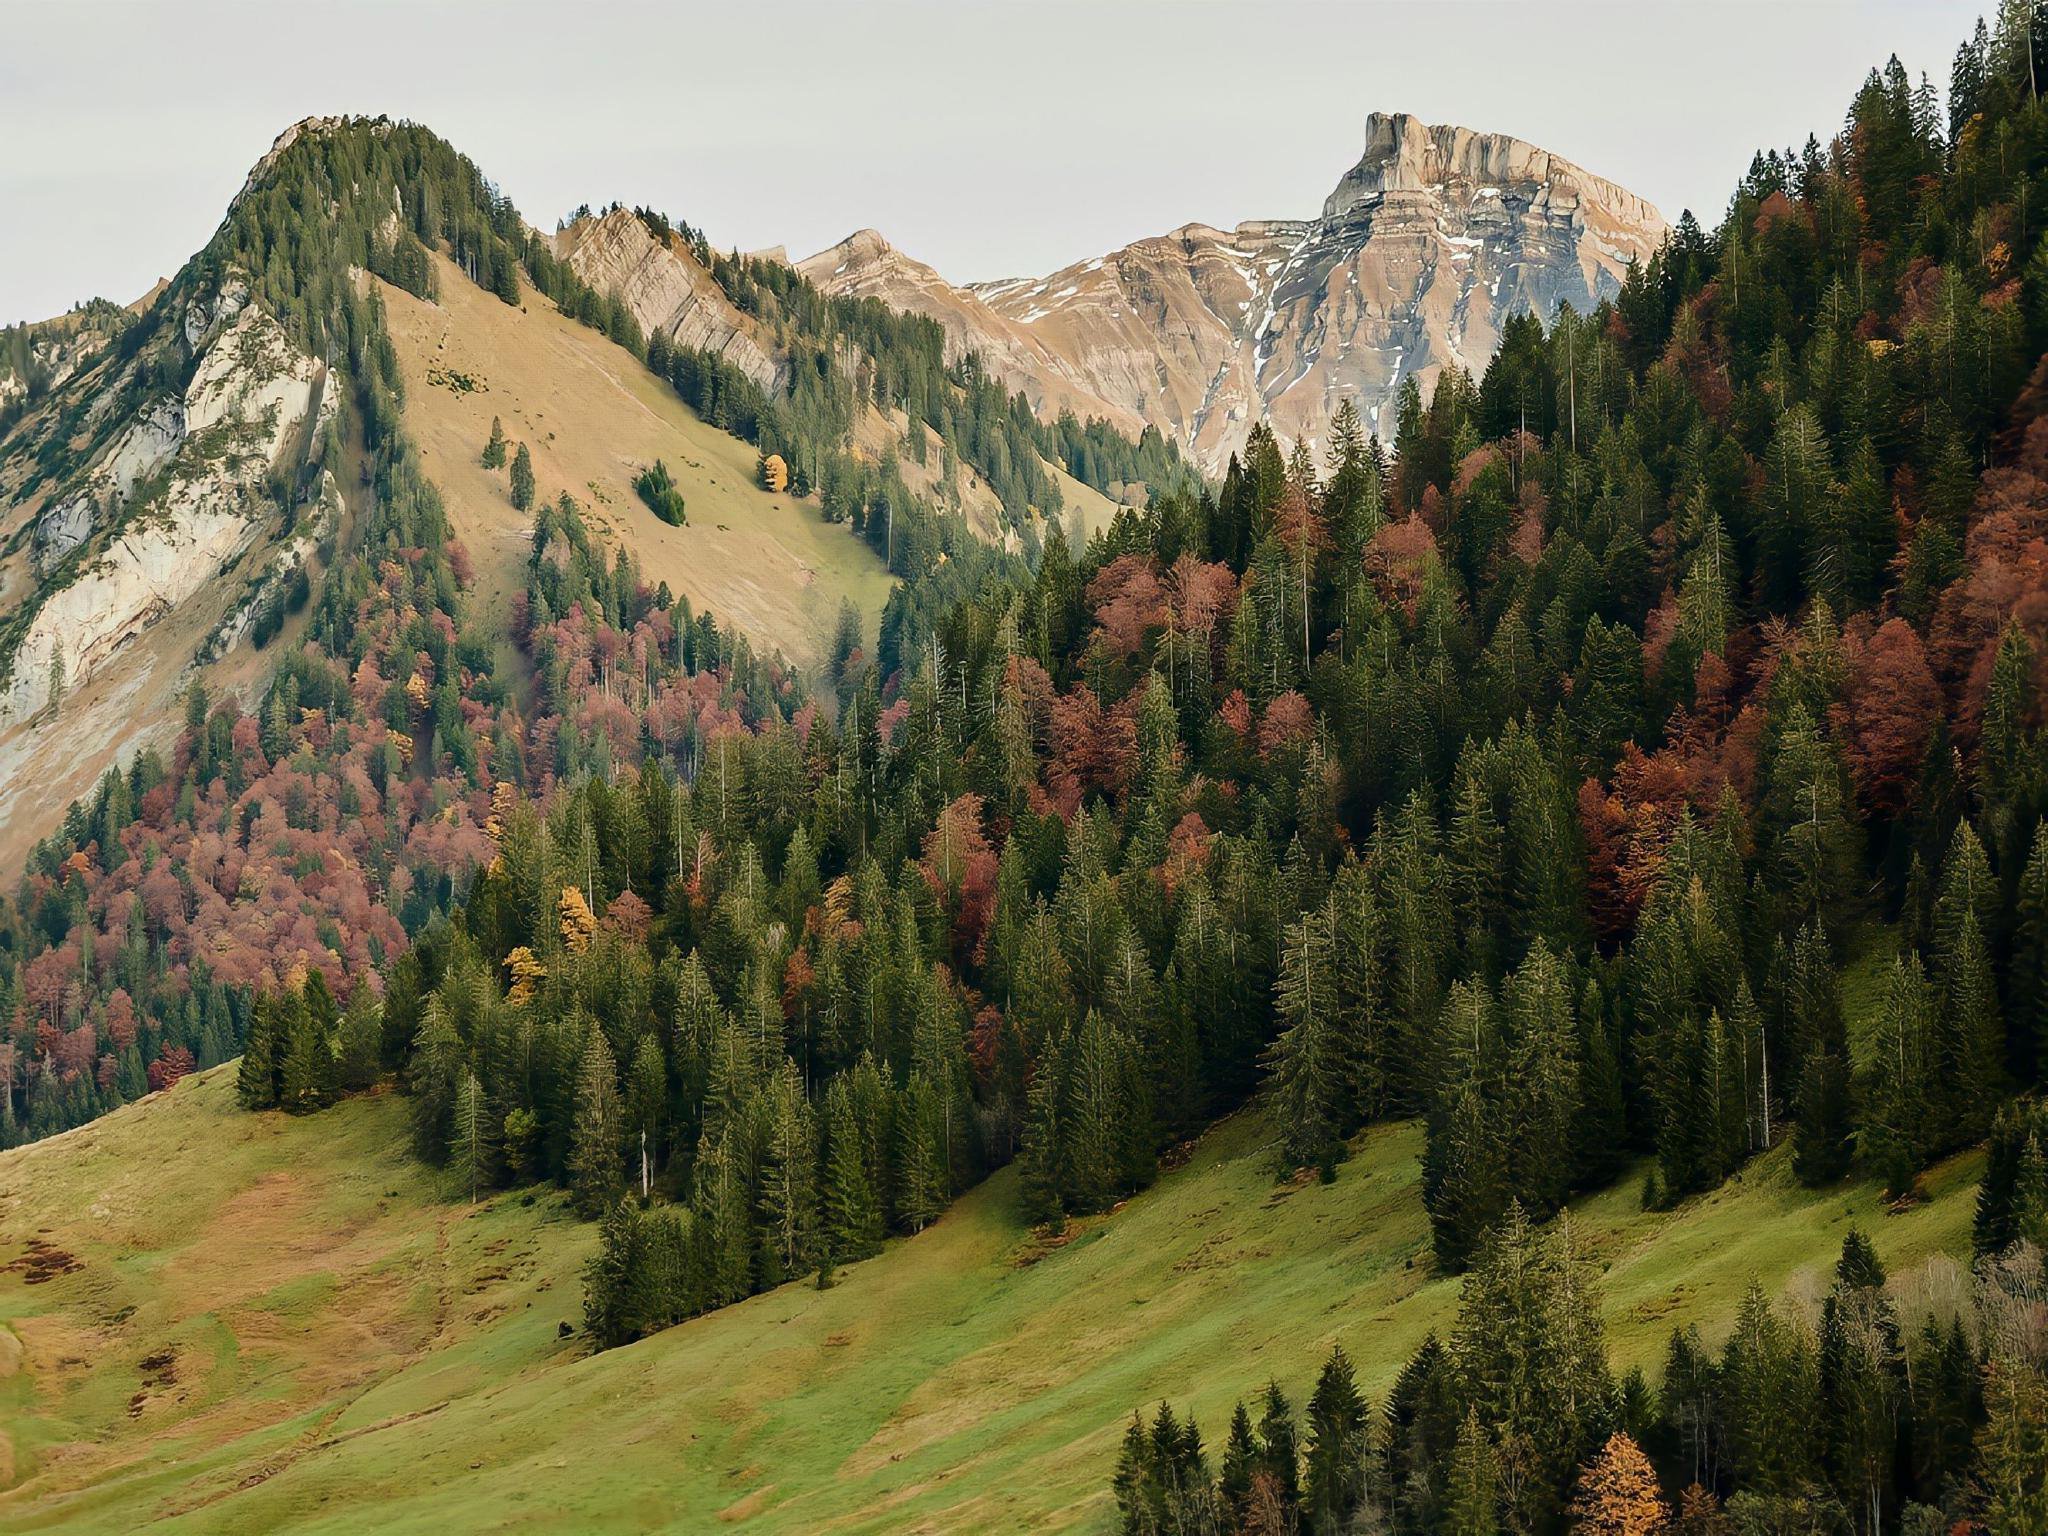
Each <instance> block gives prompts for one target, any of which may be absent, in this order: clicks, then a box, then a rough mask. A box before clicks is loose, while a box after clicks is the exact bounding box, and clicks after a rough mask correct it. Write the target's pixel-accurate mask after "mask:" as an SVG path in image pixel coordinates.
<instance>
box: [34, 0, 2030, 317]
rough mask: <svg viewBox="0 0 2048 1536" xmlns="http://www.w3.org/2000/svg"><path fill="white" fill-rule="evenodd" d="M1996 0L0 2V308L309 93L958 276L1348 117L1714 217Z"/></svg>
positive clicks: (524, 198)
mask: <svg viewBox="0 0 2048 1536" xmlns="http://www.w3.org/2000/svg"><path fill="white" fill-rule="evenodd" d="M1990 3H1991V0H1970V3H1963V0H1691V3H1686V0H1672V3H1659V0H1610V3H1596V0H1555V3H1551V0H1519V3H1500V0H1466V3H1459V0H1435V3H1423V0H1404V3H1385V0H1362V3H1338V0H1325V3H1321V4H1311V3H1256V4H1254V3H1243V4H1240V3H1232V0H1176V3H1167V0H1142V3H1140V0H1130V3H1123V0H1096V3H1088V4H1083V3H1078V0H1074V3H1068V0H1033V3H1008V4H977V3H972V0H934V3H925V0H877V3H868V4H856V3H850V0H837V3H815V0H813V3H797V0H786V3H784V0H723V3H720V4H717V5H715V6H704V5H696V4H674V3H672V4H663V5H654V4H598V3H583V4H565V3H561V0H551V3H549V4H546V5H527V4H522V3H513V4H505V3H499V4H493V5H489V6H485V5H482V4H456V3H432V0H429V3H421V0H403V3H399V0H358V3H353V4H340V3H334V4H324V5H323V4H312V3H291V0H265V3H260V4H259V3H245V4H229V3H219V0H181V3H171V0H152V3H121V0H0V320H12V319H23V318H26V319H38V318H42V317H44V316H47V315H51V314H55V313H58V312H61V311H62V310H64V309H66V308H68V307H69V306H70V305H71V304H72V302H74V301H75V300H77V299H81V298H84V297H87V296H89V295H92V294H105V295H107V296H109V297H113V298H118V299H122V300H126V299H130V298H133V297H134V296H135V295H136V294H138V293H140V292H141V291H142V290H143V289H145V288H146V287H148V285H149V284H150V283H151V282H152V281H154V280H155V279H156V278H157V277H158V276H159V275H165V274H169V273H171V272H173V271H175V270H176V269H177V267H178V266H179V264H180V263H181V262H183V261H184V259H185V258H186V257H187V256H189V255H190V254H191V253H192V252H193V251H195V250H197V249H198V248H199V247H200V246H201V245H202V244H204V243H205V241H206V239H207V237H208V236H209V235H210V234H211V233H212V231H213V229H214V227H215V225H216V224H217V223H218V222H219V219H220V216H221V214H222V212H223V211H224V209H225V208H226V205H227V201H228V199H229V198H230V197H231V196H232V195H233V194H234V192H235V189H236V188H237V187H238V186H240V185H241V181H242V178H243V175H244V174H245V173H246V171H247V170H248V167H249V165H250V164H251V163H252V162H253V161H254V160H255V159H256V158H257V156H259V155H260V154H261V153H262V152H263V151H264V149H265V148H266V147H268V145H269V143H270V141H271V140H272V139H273V138H274V137H275V136H276V134H277V133H278V131H279V130H280V129H281V128H283V127H284V126H285V125H286V124H288V123H290V122H292V121H294V120H296V119H298V118H300V117H304V116H307V115H309V114H314V113H342V112H348V113H371V114H375V113H389V114H391V115H392V116H395V117H410V118H414V119H417V120H419V121H421V122H424V123H426V124H428V125H429V126H431V127H432V128H434V129H435V130H436V131H438V132H439V133H441V134H442V135H444V136H445V137H447V138H448V139H449V140H451V141H452V142H453V143H454V144H455V145H456V147H457V148H459V149H461V150H463V151H465V152H466V153H467V154H469V155H470V157H471V158H473V159H474V160H475V161H476V162H477V163H478V164H479V165H480V166H481V167H482V168H483V170H484V173H485V174H486V175H488V176H490V177H492V178H493V179H495V180H496V181H497V182H498V184H499V185H500V186H501V187H502V188H503V189H504V190H505V191H506V192H508V193H510V194H511V196H512V198H513V200H514V201H515V202H516V203H517V204H518V205H519V208H520V210H521V211H522V212H523V213H524V214H525V215H526V216H527V218H528V219H529V220H531V221H532V222H533V223H535V224H538V225H540V226H542V227H543V228H551V227H552V226H553V224H554V222H555V220H556V219H557V218H559V217H561V216H562V215H564V214H566V213H567V212H568V211H569V210H571V209H572V208H574V207H575V206H576V205H577V204H578V203H582V202H589V203H592V204H599V203H605V202H609V201H612V200H613V199H620V200H623V201H626V202H629V203H646V204H649V205H651V206H654V207H659V208H662V209H664V210H666V211H667V212H669V213H671V214H674V215H676V216H678V217H681V218H685V219H687V220H689V221H690V222H691V223H693V224H697V225H700V226H701V227H703V228H704V229H705V230H706V231H707V232H708V233H709V234H710V236H711V238H712V240H713V241H714V242H715V243H717V244H719V245H721V246H732V245H738V246H742V247H746V248H749V249H752V248H756V247H761V246H767V245H777V244H780V245H786V246H787V247H788V248H789V250H790V253H791V254H792V255H793V256H803V255H808V254H809V253H810V252H812V251H814V250H817V249H819V248H821V247H823V246H826V245H829V244H831V243H833V242H834V241H836V240H838V239H840V238H841V237H842V236H844V235H846V234H848V233H849V232H851V231H852V230H854V229H857V228H861V227H863V226H868V225H872V226H874V227H876V228H878V229H880V230H882V231H883V233H885V234H886V235H888V236H889V237H890V238H891V239H892V240H893V241H894V242H895V243H896V244H897V245H898V246H900V247H902V248H903V249H904V250H906V251H909V252H911V253H913V254H915V255H917V256H919V257H921V258H923V259H924V260H927V261H929V262H931V263H932V264H933V265H934V266H936V267H938V268H939V270H940V271H942V272H943V273H945V274H946V275H947V276H948V277H950V278H953V279H954V280H956V281H964V280H968V279H978V278H991V277H1002V276H1010V275H1017V274H1024V273H1032V274H1037V273H1042V272H1046V271H1050V270H1052V269H1053V268H1056V267H1058V266H1061V265H1063V264H1065V263H1066V262H1068V261H1071V260H1075V259H1077V258H1080V257H1085V256H1090V255H1094V254H1096V253H1099V252H1101V251H1105V250H1108V249H1111V248H1113V247H1115V246H1118V245H1121V244H1124V243H1126V242H1128V241H1130V240H1133V239H1136V238H1138V237H1140V236H1144V235H1151V234H1158V233H1160V232H1162V231H1164V230H1167V229H1171V228H1172V227H1174V226H1175V225H1178V224H1182V223H1186V222H1187V221H1189V220H1194V219H1199V220H1201V221H1203V222H1205V223H1211V224H1218V225H1224V226H1228V225H1230V224H1234V223H1236V222H1238V221H1239V220H1241V219H1251V218H1278V217H1295V216H1302V215H1306V214H1312V213H1314V212H1315V211H1317V210H1318V209H1319V208H1320V206H1321V203H1322V199H1323V197H1324V196H1325V194H1327V193H1328V191H1329V190H1330V188H1331V187H1332V186H1333V185H1334V184H1335V183H1336V181H1337V178H1338V177H1339V176H1340V175H1341V174H1342V173H1343V172H1344V171H1345V170H1346V169H1347V168H1348V167H1349V166H1350V165H1351V164H1352V163H1353V161H1354V160H1355V159H1356V158H1357V155H1358V151H1359V147H1360V144H1361V141H1362V130H1363V124H1364V121H1365V116H1366V114H1367V113H1368V112H1369V111H1372V110H1374V109H1375V108H1379V109H1384V110H1389V111H1407V112H1413V113H1416V114H1417V115H1419V116H1421V117H1422V118H1424V119H1426V120H1428V121H1432V122H1455V123H1462V124H1465V125H1466V126H1468V127H1472V128H1480V129H1489V130H1495V131H1499V132H1505V133H1512V134H1514V135H1516V136H1518V137H1520V138H1524V139H1528V140H1530V141H1532V142H1534V143H1536V144H1540V145H1542V146H1543V147H1544V148H1546V149H1550V150H1553V151H1555V152H1556V153H1558V154H1561V155H1564V156H1566V157H1567V158H1570V159H1573V160H1576V161H1578V162H1579V163H1580V164H1582V165H1584V166H1586V167H1587V168H1588V169H1590V170H1593V171H1595V172H1598V173H1600V174H1602V175H1605V176H1607V177H1610V178H1611V179H1613V180H1615V181H1618V182H1620V183H1622V184H1623V185H1624V186H1627V187H1629V188H1631V189H1633V190H1634V191H1636V192H1638V193H1640V194H1642V195H1643V196H1645V197H1648V198H1649V199H1651V200H1652V201H1653V202H1655V203H1657V204H1658V205H1659V206H1660V207H1662V208H1663V210H1664V211H1665V213H1666V215H1667V216H1668V217H1673V218H1675V217H1676V216H1677V214H1678V212H1679V210H1680V209H1681V208H1684V207H1688V206H1690V207H1693V208H1694V209H1695V210H1696V211H1699V212H1701V213H1702V214H1703V215H1706V214H1717V213H1718V212H1719V211H1720V210H1721V209H1722V208H1723V207H1724V206H1725V203H1726V200H1727V196H1728V193H1729V190H1730V188H1731V187H1732V185H1733V182H1734V179H1735V177H1736V176H1738V175H1739V174H1740V173H1741V171H1742V169H1743V167H1744V166H1745V165H1747V163H1748V161H1749V156H1750V153H1751V151H1752V150H1754V149H1755V148H1756V147H1758V146H1759V145H1762V144H1779V145H1784V144H1791V143H1799V142H1803V141H1804V139H1805V137H1806V135H1807V134H1808V132H1813V133H1816V134H1818V135H1819V136H1820V137H1821V138H1822V139H1823V140H1825V139H1826V138H1827V137H1828V135H1829V134H1830V133H1831V132H1833V131H1834V130H1836V129H1837V128H1839V127H1840V125H1841V121H1842V116H1843V113H1844V110H1845V109H1846V107H1847V105H1848V101H1849V97H1850V95H1851V93H1852V92H1853V91H1854V89H1855V87H1856V85H1857V83H1858V82H1859V81H1860V80H1861V79H1862V77H1863V75H1864V73H1865V72H1866V71H1867V70H1868V69H1869V68H1870V67H1871V66H1872V65H1875V64H1881V63H1882V62H1883V61H1884V59H1885V57H1886V55H1888V54H1890V53H1893V52H1896V53H1897V54H1898V55H1899V56H1900V58H1901V59H1903V60H1904V62H1905V64H1906V66H1907V68H1908V69H1909V70H1911V71H1912V72H1913V74H1914V76H1915V77H1916V78H1917V77H1918V75H1919V73H1920V72H1921V71H1922V70H1925V71H1926V72H1927V73H1928V74H1930V75H1931V76H1932V77H1933V78H1934V79H1935V81H1936V83H1937V84H1939V85H1944V86H1945V85H1946V83H1947V79H1948V69H1949V63H1950V60H1951V58H1952V57H1953V55H1954V52H1955V47H1956V44H1957V43H1958V42H1960V41H1961V40H1962V38H1963V37H1964V36H1965V35H1966V34H1967V33H1968V31H1969V30H1970V28H1971V26H1972V25H1973V24H1974V21H1975V18H1976V16H1977V15H1978V13H1979V11H1980V10H1981V9H1983V8H1984V7H1985V6H1988V5H1989V4H1990Z"/></svg>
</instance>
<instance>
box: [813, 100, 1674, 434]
mask: <svg viewBox="0 0 2048 1536" xmlns="http://www.w3.org/2000/svg"><path fill="white" fill-rule="evenodd" d="M1664 233H1665V224H1664V220H1663V218H1662V216H1661V215H1660V214H1659V213H1658V212H1657V210H1656V209H1655V208H1654V207H1652V206H1651V205H1650V204H1649V203H1647V202H1645V201H1644V200H1643V199H1642V198H1640V197H1637V196H1636V195H1635V194H1633V193H1631V192H1629V191H1627V190H1625V189H1624V188H1621V187H1618V186H1616V185H1615V184H1614V183H1612V182H1610V181H1607V180H1604V179H1603V178H1601V177H1599V176H1595V175H1593V174H1592V173H1591V172H1589V171H1586V170H1583V169H1581V168H1580V167H1579V166H1577V165H1574V164H1573V163H1572V162H1570V161H1568V160H1565V159H1563V158H1562V157H1560V156H1557V155H1553V154H1551V153H1549V152H1548V151H1546V150H1543V149H1540V148H1538V147H1536V146H1535V145H1532V144H1528V143H1525V142H1523V141H1521V140H1519V139H1514V138H1509V137H1507V136H1506V135H1502V134H1490V133H1475V132H1473V131H1471V130H1470V129H1465V128H1457V127H1448V126H1436V127H1432V126H1429V125H1427V124H1424V123H1421V122H1419V121H1417V120H1416V119H1415V118H1413V117H1411V116H1408V115H1407V114H1405V113H1404V114H1382V113H1374V114H1372V115H1371V116H1370V117H1369V118H1368V119H1367V120H1366V131H1365V149H1364V153H1363V154H1362V155H1361V157H1360V158H1359V160H1358V162H1357V164H1355V165H1354V166H1353V167H1352V168H1351V169H1350V170H1349V171H1347V172H1346V173H1345V174H1344V175H1343V177H1342V178H1341V179H1340V180H1339V181H1338V183H1337V185H1336V187H1335V189H1334V190H1333V191H1332V192H1331V193H1330V196H1329V197H1328V198H1327V199H1326V200H1325V202H1324V205H1323V209H1322V212H1321V213H1320V215H1318V216H1317V217H1315V218H1312V219H1297V220H1266V221H1257V222H1251V223H1245V224H1240V225H1239V226H1237V228H1235V229H1233V230H1220V229H1213V228H1210V227H1208V226H1206V225H1201V224H1189V225H1184V226H1182V227H1181V228H1179V229H1176V230H1173V231H1172V232H1170V233H1168V234H1165V235H1160V236H1156V237H1153V238H1151V239H1147V240H1140V241H1137V242H1135V243H1134V244H1132V245H1129V246H1126V247H1124V248H1123V249H1121V250H1117V251H1111V252H1109V253H1107V254H1106V255H1102V256H1098V257H1095V258H1093V259H1091V260H1089V261H1085V262H1077V263H1075V264H1074V265H1072V266H1069V267H1066V268H1063V269H1062V270H1060V271H1058V272H1055V273H1053V274H1052V275H1051V276H1049V277H1045V278H1039V279H1033V278H1019V279H1012V280H1009V281H1005V282H995V283H977V284H972V285H968V286H965V287H959V286H955V285H952V284H949V283H947V282H946V281H945V280H944V279H943V278H941V277H940V276H939V275H938V274H937V273H936V272H934V271H932V269H931V268H930V267H927V266H925V265H924V264H923V263H921V262H917V261H915V260H913V259H911V258H909V257H907V256H905V255H904V254H903V253H902V252H900V251H897V250H896V249H895V248H894V247H892V246H891V245H889V243H888V242H887V241H886V240H884V239H882V238H881V236H879V235H877V234H875V233H874V232H873V231H862V232H861V233H860V234H857V235H854V236H851V237H849V238H848V239H847V240H845V241H842V242H841V243H840V244H839V245H837V246H834V247H832V248H831V249H829V250H827V251H823V252H820V253H819V254H818V255H816V256H814V257H812V258H810V259H809V260H808V261H805V262H803V263H801V266H800V270H802V271H803V272H804V273H805V274H806V275H807V276H809V277H810V278H811V279H812V281H814V282H816V283H817V284H819V286H821V287H822V288H824V289H826V290H827V291H828V292H834V293H855V294H863V295H865V294H873V295H875V296H876V297H879V298H881V299H883V300H884V301H886V302H888V303H890V304H893V305H896V306H898V307H900V308H904V309H909V310H913V311H916V312H917V313H920V314H927V315H931V316H933V317H934V318H936V319H938V320H939V321H940V322H942V323H943V324H944V325H945V326H946V328H947V333H948V337H949V341H950V344H951V346H952V347H953V349H954V350H955V353H956V355H957V353H959V352H964V351H967V350H970V349H971V350H974V351H978V352H980V353H981V354H982V356H983V357H984V359H985V360H986V361H987V362H988V364H989V366H990V367H991V368H992V369H993V370H994V371H995V372H997V373H998V374H999V375H1001V376H1002V377H1003V378H1004V379H1005V380H1006V381H1007V382H1008V383H1010V384H1011V385H1012V387H1014V388H1017V389H1021V390H1023V391H1024V392H1025V394H1026V396H1027V397H1028V398H1029V399H1030V400H1031V401H1032V403H1033V405H1034V407H1036V408H1037V409H1039V410H1041V411H1043V412H1046V413H1047V414H1056V413H1057V412H1058V411H1060V410H1062V409H1072V410H1073V411H1074V412H1075V413H1076V414H1077V415H1079V416H1082V417H1087V416H1090V415H1095V416H1102V417H1105V418H1107V419H1108V420H1110V421H1112V422H1114V423H1115V424H1116V425H1118V426H1119V427H1122V428H1123V429H1124V430H1126V431H1136V430H1138V429H1140V428H1142V427H1143V426H1146V425H1151V426H1156V427H1158V428H1159V429H1160V431H1162V432H1164V433H1166V434H1167V435H1169V436H1171V437H1173V438H1176V439H1177V440H1178V441H1179V442H1180V444H1181V446H1182V448H1183V449H1184V450H1185V451H1186V452H1188V453H1189V454H1190V455H1192V456H1193V457H1194V459H1195V460H1196V461H1197V462H1198V463H1200V464H1201V465H1202V466H1203V467H1204V468H1206V469H1208V470H1210V471H1215V470H1218V469H1220V468H1221V467H1222V465H1223V463H1224V462H1225V461H1226V460H1227V459H1228V457H1229V455H1230V454H1231V453H1232V452H1233V451H1235V450H1236V449H1237V448H1238V447H1240V446H1241V445H1242V444H1243V442H1244V439H1245V436H1246V434H1247V433H1248V432H1249V431H1250V430H1251V427H1252V425H1253V423H1254V422H1257V421H1259V420H1261V419H1264V420H1267V421H1270V422H1271V424H1272V426H1273V428H1274V430H1275V431H1277V432H1279V433H1280V434H1281V436H1282V437H1283V438H1286V439H1290V440H1291V439H1292V438H1294V437H1297V436H1301V437H1306V438H1307V439H1308V440H1309V442H1310V443H1311V444H1312V445H1320V443H1321V441H1322V439H1323V437H1324V435H1325V433H1326V431H1327V428H1328V424H1329V419H1330V417H1331V415H1332V414H1334V412H1335V411H1336V408H1337V406H1338V404H1339V403H1340V402H1341V401H1343V400H1344V399H1345V398H1347V397H1350V398H1352V399H1354V400H1355V401H1356V403H1357V405H1358V408H1359V410H1360V412H1361V414H1362V415H1363V416H1364V417H1365V418H1366V420H1367V422H1368V423H1369V424H1371V425H1373V426H1375V427H1377V429H1378V430H1379V431H1380V432H1381V433H1382V435H1391V433H1392V428H1393V420H1392V415H1393V406H1394V401H1395V398H1396V395H1397V393H1398V391H1399V389H1400V386H1401V384H1402V381H1403V380H1405V379H1409V378H1414V379H1416V381H1417V382H1418V384H1419V385H1420V386H1421V388H1422V389H1423V391H1424V393H1425V395H1426V394H1427V392H1428V390H1429V389H1430V388H1431V387H1432V386H1433V385H1434V382H1435V380H1436V377H1437V375H1438V374H1439V373H1440V372H1441V371H1442V370H1443V369H1444V368H1445V367H1446V366H1448V365H1451V364H1456V365H1458V366H1460V367H1463V368H1465V369H1467V370H1468V371H1471V372H1474V373H1477V372H1479V371H1481V370H1483V369H1484V368H1485V366H1486V363H1487V360H1488V359H1489V358H1490V357H1491V356H1492V355H1493V351H1494V348H1495V346H1496V345H1497V343H1498V341H1499V336H1500V329H1501V327H1502V325H1503V324H1504V323H1505V322H1506V320H1507V319H1508V318H1509V317H1510V316H1511V315H1513V314H1516V313H1518V312H1521V311H1525V310H1533V311H1535V312H1536V313H1538V314H1540V315H1543V316H1544V317H1545V318H1546V319H1547V318H1548V317H1549V316H1550V315H1552V314H1554V313H1555V311H1556V309H1557V308H1558V306H1559V305H1561V304H1565V303H1569V304H1571V305H1572V306H1573V307H1575V308H1576V309H1579V310H1580V311H1584V310H1585V309H1587V308H1589V307H1591V306H1592V305H1593V304H1594V303H1596V302H1598V300H1599V299H1600V298H1602V297H1605V296H1607V295H1610V294H1612V293H1614V292H1616V291H1618V289H1619V287H1620V285H1621V281H1622V278H1623V275H1624V274H1625V272H1626V270H1627V267H1628V263H1629V261H1630V260H1631V259H1642V258H1647V257H1648V256H1649V255H1650V254H1651V252H1653V251H1654V250H1655V249H1656V248H1657V246H1658V244H1659V243H1660V242H1661V241H1662V239H1663V237H1664Z"/></svg>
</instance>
